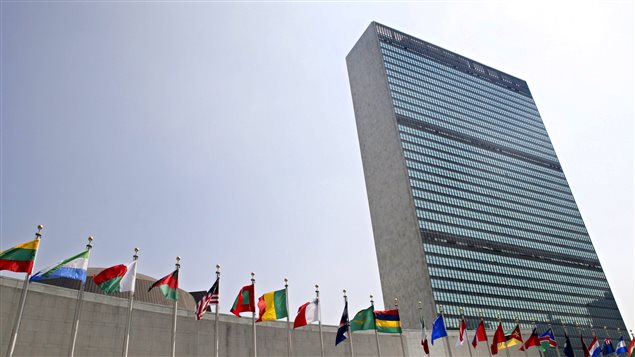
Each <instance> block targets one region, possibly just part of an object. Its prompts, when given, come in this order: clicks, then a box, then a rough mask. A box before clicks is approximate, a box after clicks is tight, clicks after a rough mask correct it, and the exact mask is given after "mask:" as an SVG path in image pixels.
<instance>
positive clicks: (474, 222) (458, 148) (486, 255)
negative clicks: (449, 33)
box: [376, 25, 625, 337]
mask: <svg viewBox="0 0 635 357" xmlns="http://www.w3.org/2000/svg"><path fill="white" fill-rule="evenodd" d="M376 26H377V35H378V37H379V44H380V49H379V50H380V52H381V56H382V58H383V63H384V68H385V72H386V75H387V84H388V87H389V93H390V96H391V99H392V104H393V109H394V113H395V118H396V122H397V123H396V124H397V127H398V130H399V136H400V140H401V147H402V149H403V155H404V158H405V162H406V167H407V171H408V176H409V180H410V189H411V193H412V197H413V199H414V202H413V204H414V207H415V209H416V213H417V218H418V223H419V228H420V231H421V237H422V242H421V244H422V245H423V249H424V252H425V256H426V258H425V259H426V261H427V264H428V273H429V275H430V278H431V284H432V289H433V296H434V300H435V302H436V304H437V305H439V304H442V305H443V306H444V309H445V312H446V324H447V325H448V327H449V328H458V324H459V317H460V312H459V309H460V308H463V309H464V310H465V314H466V316H468V317H473V318H472V319H470V320H471V322H470V325H475V324H476V323H477V319H476V318H475V317H478V316H480V315H481V314H482V315H483V316H484V317H485V319H486V321H487V323H488V327H489V328H493V327H495V324H496V323H497V322H496V320H497V316H498V314H501V317H502V319H503V321H504V322H506V325H505V327H511V326H512V322H514V320H515V319H516V318H518V319H519V321H520V324H521V328H525V329H530V328H531V327H532V326H533V322H534V321H536V322H538V323H540V324H544V321H546V320H550V321H552V323H553V324H554V327H555V332H556V334H557V335H559V336H560V337H561V336H562V335H563V333H562V332H563V330H562V327H561V326H562V324H563V323H566V324H568V325H569V332H570V333H571V334H573V335H577V332H574V328H573V327H572V325H573V324H575V323H578V324H580V325H583V326H585V327H586V328H585V333H584V334H585V336H586V337H588V335H589V329H588V326H589V325H590V324H593V325H594V326H598V327H600V328H601V327H603V326H605V325H606V326H608V328H609V329H610V330H611V331H615V329H616V328H618V327H619V328H621V329H622V330H623V329H625V326H624V323H623V321H622V318H621V315H620V313H619V310H618V308H617V305H616V303H615V300H614V299H613V296H612V294H611V290H610V287H609V285H608V283H607V280H606V277H605V276H604V273H603V271H602V267H601V265H600V262H599V260H598V258H597V255H596V253H595V250H594V248H593V245H592V243H591V239H590V238H589V234H588V232H587V230H586V228H585V225H584V222H583V220H582V217H581V216H580V213H579V211H578V208H577V205H576V202H575V200H574V198H573V195H572V193H571V190H570V188H569V185H568V183H567V180H566V178H565V175H564V173H563V172H562V168H561V166H560V164H559V162H558V158H557V156H556V153H555V151H554V148H553V145H552V144H551V141H550V139H549V136H548V134H547V131H546V129H545V126H544V124H543V122H542V119H541V117H540V114H539V112H538V108H537V107H536V104H535V103H534V100H533V98H532V96H531V93H530V92H529V89H528V88H527V86H526V84H525V83H524V81H522V80H519V79H517V78H514V77H512V76H508V75H506V74H504V73H502V72H499V71H497V70H495V69H492V68H489V67H487V66H484V65H481V64H480V63H477V62H474V61H472V60H469V59H467V58H465V57H462V56H460V55H457V54H454V53H451V52H449V51H446V50H443V49H441V48H439V47H437V46H434V45H431V44H428V43H427V42H424V41H421V40H418V39H414V38H412V37H410V36H408V35H405V34H402V33H399V32H398V31H395V30H392V29H388V28H386V27H383V26H381V25H376ZM598 335H599V336H604V333H603V332H602V333H599V332H598Z"/></svg>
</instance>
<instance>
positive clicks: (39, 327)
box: [0, 277, 538, 357]
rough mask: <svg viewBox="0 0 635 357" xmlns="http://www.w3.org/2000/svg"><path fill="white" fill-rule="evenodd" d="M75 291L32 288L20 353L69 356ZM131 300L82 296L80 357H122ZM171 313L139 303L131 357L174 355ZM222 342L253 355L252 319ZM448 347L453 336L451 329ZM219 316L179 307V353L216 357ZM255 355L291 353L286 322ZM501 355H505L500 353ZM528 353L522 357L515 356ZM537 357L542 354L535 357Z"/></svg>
mask: <svg viewBox="0 0 635 357" xmlns="http://www.w3.org/2000/svg"><path fill="white" fill-rule="evenodd" d="M21 288H22V282H21V281H19V280H16V279H13V278H7V277H0V322H1V324H0V353H5V351H6V350H7V345H8V343H9V338H10V334H11V329H12V326H13V321H14V318H15V315H16V313H17V307H18V304H19V299H20V293H21ZM76 298H77V291H76V290H72V289H67V288H62V287H57V286H51V285H45V284H38V283H33V284H31V285H30V288H29V294H28V296H27V302H26V306H25V312H24V316H23V320H22V327H21V329H20V334H19V336H18V341H17V345H16V350H15V355H16V356H64V355H67V353H68V345H69V341H70V334H71V322H72V320H73V314H74V311H75V303H76ZM127 303H128V301H127V300H126V299H122V298H116V297H111V296H106V295H100V294H94V293H85V294H84V303H83V306H82V311H81V320H80V324H79V333H78V340H77V346H76V355H77V356H113V355H121V351H122V345H123V337H124V336H123V335H124V326H125V323H126V311H127V310H126V309H127ZM172 311H173V310H172V309H171V308H170V307H167V306H163V305H155V304H148V303H135V305H134V312H133V319H132V332H131V336H130V355H131V356H169V355H170V353H171V328H172ZM323 331H324V333H323V336H324V347H325V352H326V355H327V356H350V350H349V345H348V343H347V342H346V341H345V342H343V343H341V344H340V345H339V346H337V347H335V345H334V344H335V333H336V331H337V327H336V326H323ZM219 334H220V339H219V345H220V354H221V355H222V356H250V355H251V353H252V350H251V338H252V337H251V336H252V335H251V319H250V318H237V317H235V316H233V315H226V314H221V316H220V328H219ZM450 334H451V337H450V339H451V341H452V342H451V344H452V345H454V341H455V340H456V337H455V336H456V331H450ZM213 336H214V315H213V314H210V313H208V314H207V315H206V316H205V317H204V318H203V320H201V321H196V318H195V317H194V312H193V311H187V310H179V312H178V322H177V338H176V342H177V346H176V352H177V355H179V356H213V355H214V350H213V340H214V337H213ZM257 336H258V355H259V356H286V355H287V330H286V323H284V322H263V323H258V324H257ZM420 337H421V336H420V332H419V331H416V330H406V331H405V335H404V344H405V346H406V355H409V356H422V355H423V352H422V349H421V345H420ZM353 341H354V346H353V347H354V349H355V356H376V355H377V346H376V342H375V336H374V334H373V332H371V331H362V332H355V333H354V334H353ZM380 346H381V351H382V356H402V347H401V342H400V339H399V336H398V335H386V334H382V335H380ZM293 347H294V348H293V352H294V353H293V355H294V356H319V355H320V335H319V333H318V327H317V326H316V325H312V326H309V327H305V328H302V329H298V330H296V331H293ZM443 347H444V344H443V342H442V341H440V340H437V343H436V344H435V346H433V347H432V349H431V355H432V356H443V355H445V351H444V348H443ZM466 347H467V346H464V347H463V348H462V349H459V350H457V349H454V351H453V352H454V353H453V356H454V357H462V356H468V351H467V349H466ZM484 347H485V346H484V345H481V346H479V350H477V351H474V353H473V355H474V357H478V356H487V352H486V349H485V348H484ZM502 356H504V355H502ZM514 356H524V354H522V353H518V352H517V351H516V353H512V357H514ZM530 356H538V354H536V353H534V354H530Z"/></svg>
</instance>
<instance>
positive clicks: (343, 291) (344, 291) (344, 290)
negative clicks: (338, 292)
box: [342, 289, 346, 297]
mask: <svg viewBox="0 0 635 357" xmlns="http://www.w3.org/2000/svg"><path fill="white" fill-rule="evenodd" d="M342 293H344V297H346V289H343V290H342Z"/></svg>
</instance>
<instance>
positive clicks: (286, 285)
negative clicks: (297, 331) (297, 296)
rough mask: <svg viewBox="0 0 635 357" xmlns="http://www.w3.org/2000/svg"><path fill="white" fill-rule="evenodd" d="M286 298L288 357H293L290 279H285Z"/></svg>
mask: <svg viewBox="0 0 635 357" xmlns="http://www.w3.org/2000/svg"><path fill="white" fill-rule="evenodd" d="M284 298H285V301H286V305H287V306H286V308H287V357H291V322H290V320H289V279H287V278H284Z"/></svg>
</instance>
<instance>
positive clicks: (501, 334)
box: [490, 322, 506, 355]
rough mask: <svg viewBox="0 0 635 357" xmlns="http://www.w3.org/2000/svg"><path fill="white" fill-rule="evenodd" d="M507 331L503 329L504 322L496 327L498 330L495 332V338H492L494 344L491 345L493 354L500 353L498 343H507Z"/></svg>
mask: <svg viewBox="0 0 635 357" xmlns="http://www.w3.org/2000/svg"><path fill="white" fill-rule="evenodd" d="M505 339H506V338H505V331H503V324H502V323H500V322H499V323H498V327H497V328H496V332H494V338H493V339H492V346H491V347H490V348H491V350H492V354H493V355H495V354H498V345H499V344H500V343H501V342H502V343H505Z"/></svg>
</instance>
